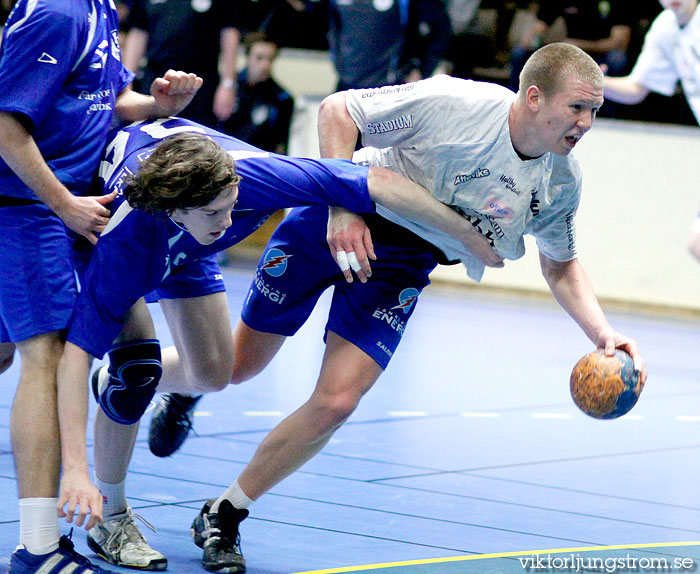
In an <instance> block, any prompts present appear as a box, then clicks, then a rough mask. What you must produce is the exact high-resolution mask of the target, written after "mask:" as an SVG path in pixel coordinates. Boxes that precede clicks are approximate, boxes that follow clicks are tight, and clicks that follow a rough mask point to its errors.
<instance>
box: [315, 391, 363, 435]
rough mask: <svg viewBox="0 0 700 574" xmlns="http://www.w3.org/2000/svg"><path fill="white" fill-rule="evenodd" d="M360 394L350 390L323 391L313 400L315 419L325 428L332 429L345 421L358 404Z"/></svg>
mask: <svg viewBox="0 0 700 574" xmlns="http://www.w3.org/2000/svg"><path fill="white" fill-rule="evenodd" d="M360 398H361V396H357V395H356V394H355V393H352V392H347V391H346V392H340V393H332V394H329V393H324V394H323V395H322V396H318V397H317V398H316V400H315V402H316V409H317V411H318V416H317V420H318V421H319V422H320V424H321V426H323V427H324V428H325V429H326V430H334V429H336V428H338V427H340V426H341V425H343V424H344V423H345V421H347V420H348V419H349V418H350V416H351V415H352V413H354V412H355V409H356V408H357V405H359V404H360Z"/></svg>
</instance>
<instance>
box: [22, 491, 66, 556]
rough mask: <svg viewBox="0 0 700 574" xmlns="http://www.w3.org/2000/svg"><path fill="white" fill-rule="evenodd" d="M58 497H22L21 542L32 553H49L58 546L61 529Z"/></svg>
mask: <svg viewBox="0 0 700 574" xmlns="http://www.w3.org/2000/svg"><path fill="white" fill-rule="evenodd" d="M56 504H58V498H20V500H19V543H20V544H23V545H24V547H25V548H26V549H27V552H30V553H31V554H48V553H49V552H53V551H54V550H56V548H58V540H59V538H60V537H61V531H60V530H59V529H58V516H56Z"/></svg>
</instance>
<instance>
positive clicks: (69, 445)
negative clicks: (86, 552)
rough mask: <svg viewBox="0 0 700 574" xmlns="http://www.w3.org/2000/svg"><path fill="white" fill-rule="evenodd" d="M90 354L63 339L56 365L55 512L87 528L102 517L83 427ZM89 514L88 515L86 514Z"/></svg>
mask: <svg viewBox="0 0 700 574" xmlns="http://www.w3.org/2000/svg"><path fill="white" fill-rule="evenodd" d="M91 363H92V357H90V355H88V353H86V352H85V351H84V350H83V349H81V348H80V347H78V346H76V345H74V344H73V343H66V346H65V349H64V352H63V356H62V357H61V361H60V362H59V365H58V377H57V380H58V420H59V426H60V429H61V459H62V466H63V475H62V477H61V488H60V494H59V498H58V504H57V510H58V516H59V517H61V518H63V517H65V519H66V521H67V522H73V520H75V524H76V526H82V525H83V524H85V521H86V519H87V523H86V524H85V528H86V529H90V528H92V527H93V526H95V524H97V523H98V522H99V521H100V520H102V495H101V494H100V491H99V490H98V489H97V487H96V486H95V485H94V484H92V482H91V481H90V475H89V471H88V462H87V445H86V431H85V429H86V427H87V416H88V387H87V385H86V381H87V380H88V375H89V374H90V365H91ZM88 515H89V518H88Z"/></svg>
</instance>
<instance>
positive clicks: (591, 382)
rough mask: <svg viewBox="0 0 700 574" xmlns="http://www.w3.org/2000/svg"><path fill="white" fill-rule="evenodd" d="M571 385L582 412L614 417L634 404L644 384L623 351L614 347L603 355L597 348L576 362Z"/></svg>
mask: <svg viewBox="0 0 700 574" xmlns="http://www.w3.org/2000/svg"><path fill="white" fill-rule="evenodd" d="M570 388H571V396H572V397H573V399H574V402H575V403H576V406H577V407H578V408H579V409H581V410H582V411H583V412H584V413H586V414H587V415H589V416H592V417H593V418H596V419H615V418H617V417H621V416H622V415H624V414H625V413H627V412H629V410H630V409H631V408H632V407H633V406H634V405H635V404H636V402H637V399H638V398H639V394H640V393H641V392H642V389H643V388H644V384H643V383H641V382H640V380H639V373H638V372H637V371H635V370H634V364H633V363H632V357H630V356H629V355H628V354H627V353H626V352H625V351H622V350H620V349H616V350H615V354H614V355H613V356H612V357H606V356H605V352H604V351H602V350H601V349H598V350H597V351H593V352H592V353H588V354H587V355H586V356H585V357H582V358H581V360H579V362H578V363H576V365H575V366H574V370H573V371H571V380H570Z"/></svg>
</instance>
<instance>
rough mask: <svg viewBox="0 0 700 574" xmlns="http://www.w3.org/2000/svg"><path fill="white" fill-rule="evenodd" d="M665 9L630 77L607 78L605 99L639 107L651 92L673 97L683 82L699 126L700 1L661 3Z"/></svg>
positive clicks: (688, 0)
mask: <svg viewBox="0 0 700 574" xmlns="http://www.w3.org/2000/svg"><path fill="white" fill-rule="evenodd" d="M660 2H661V5H662V6H663V7H664V10H663V12H661V14H659V15H658V16H657V17H656V19H655V20H654V22H653V23H652V25H651V27H650V28H649V32H647V35H646V36H645V38H644V46H643V47H642V52H641V53H640V54H639V58H638V59H637V62H636V63H635V64H634V68H633V69H632V71H631V72H630V74H629V75H628V76H622V77H614V76H615V74H614V73H613V72H612V70H608V73H609V74H610V75H608V76H606V77H605V98H606V99H610V100H613V101H615V102H620V103H623V104H636V103H639V102H641V101H642V100H644V99H645V98H646V97H647V96H648V95H649V92H652V91H654V92H658V93H660V94H663V95H665V96H671V95H672V94H673V93H674V92H675V90H676V87H677V85H678V82H679V81H680V83H681V86H682V88H683V93H684V94H685V97H686V99H687V100H688V104H690V107H691V109H692V110H693V114H694V115H695V119H696V121H697V122H698V123H700V57H698V53H699V48H698V46H699V45H700V10H698V9H697V7H698V0H660Z"/></svg>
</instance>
